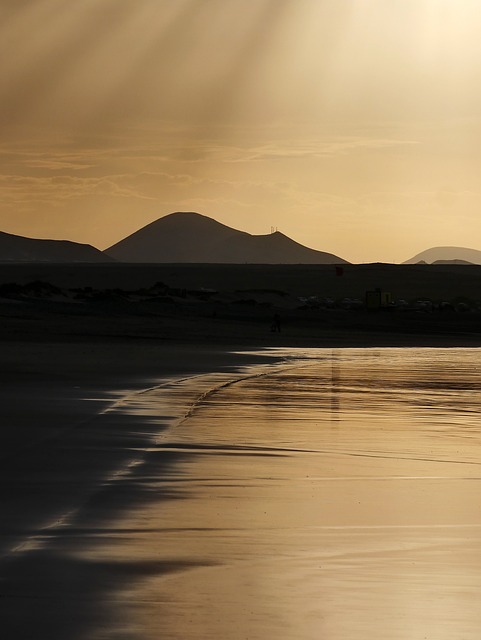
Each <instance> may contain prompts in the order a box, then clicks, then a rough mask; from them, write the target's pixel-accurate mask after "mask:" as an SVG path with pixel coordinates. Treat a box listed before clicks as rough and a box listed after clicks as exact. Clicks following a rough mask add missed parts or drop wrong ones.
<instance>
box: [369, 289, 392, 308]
mask: <svg viewBox="0 0 481 640" xmlns="http://www.w3.org/2000/svg"><path fill="white" fill-rule="evenodd" d="M391 303H392V295H391V293H390V292H388V291H382V290H381V289H374V291H366V309H385V308H386V307H390V306H391Z"/></svg>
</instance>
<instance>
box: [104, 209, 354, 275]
mask: <svg viewBox="0 0 481 640" xmlns="http://www.w3.org/2000/svg"><path fill="white" fill-rule="evenodd" d="M105 253H106V254H107V255H109V256H111V257H112V258H115V259H116V260H120V261H122V262H164V263H165V262H173V263H187V262H190V263H192V262H197V263H218V264H219V263H225V264H227V263H230V264H244V263H248V264H340V263H347V261H346V260H343V259H342V258H339V257H338V256H335V255H333V254H331V253H325V252H324V251H316V250H314V249H309V248H308V247H305V246H303V245H301V244H299V243H298V242H295V241H294V240H291V239H290V238H288V237H287V236H285V235H284V234H282V233H280V232H278V231H276V232H275V233H271V234H269V235H251V234H250V233H246V232H244V231H238V230H236V229H232V228H231V227H228V226H226V225H224V224H221V223H220V222H217V221H216V220H213V219H212V218H209V217H207V216H204V215H201V214H199V213H185V212H178V213H171V214H169V215H167V216H164V217H163V218H159V220H156V221H155V222H152V223H151V224H149V225H147V226H146V227H143V228H142V229H140V230H139V231H136V232H135V233H133V234H132V235H130V236H128V237H127V238H125V239H124V240H121V241H120V242H118V243H117V244H114V245H113V246H112V247H110V248H108V249H106V251H105Z"/></svg>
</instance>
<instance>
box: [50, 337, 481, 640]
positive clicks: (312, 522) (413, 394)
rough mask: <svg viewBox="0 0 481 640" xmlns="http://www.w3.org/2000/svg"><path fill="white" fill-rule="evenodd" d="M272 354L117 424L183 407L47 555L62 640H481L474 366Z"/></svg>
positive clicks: (329, 353)
mask: <svg viewBox="0 0 481 640" xmlns="http://www.w3.org/2000/svg"><path fill="white" fill-rule="evenodd" d="M279 353H281V355H284V356H285V358H286V359H285V361H284V362H283V363H281V364H280V365H276V366H272V367H260V368H256V369H253V370H251V371H249V372H248V373H246V374H244V375H242V376H239V377H238V378H236V379H235V380H234V379H233V376H232V374H220V375H210V376H205V377H200V378H196V379H195V380H191V381H190V382H189V381H184V382H183V383H182V384H180V385H177V386H175V387H174V388H168V389H166V388H161V389H156V390H152V391H150V392H149V393H146V394H143V395H142V396H138V397H137V398H136V401H135V403H131V405H130V406H126V407H124V411H125V413H130V415H131V416H132V417H133V418H134V419H135V416H136V415H138V416H139V420H140V419H141V417H142V419H145V417H146V415H150V420H151V421H154V422H155V416H156V415H163V414H164V413H165V411H166V407H170V409H169V410H171V408H172V407H173V406H177V404H179V398H185V397H187V396H188V397H189V398H190V403H191V408H190V410H189V411H188V413H187V415H186V416H185V417H184V418H181V419H179V420H178V421H177V422H174V423H172V424H171V426H170V428H169V429H168V430H166V431H162V432H161V433H159V434H158V435H157V436H154V437H153V438H152V439H151V446H150V447H148V448H147V449H146V450H145V451H138V452H134V454H135V455H134V456H133V458H132V461H131V464H130V465H129V466H128V467H127V468H126V469H125V470H124V472H123V473H121V474H118V475H117V476H116V477H112V478H111V479H110V481H109V482H107V483H106V484H105V487H104V491H103V492H102V493H101V494H99V496H97V498H96V500H94V501H93V502H91V503H89V504H88V505H86V506H84V508H83V511H82V510H80V511H79V512H78V513H77V516H76V519H75V518H73V519H71V521H70V525H69V526H70V530H69V528H68V527H66V526H65V525H63V529H62V531H63V536H60V535H59V536H58V537H57V539H56V542H55V544H56V545H57V551H58V550H59V549H60V550H61V552H62V553H63V554H64V558H70V560H71V561H72V562H73V560H75V562H76V563H77V564H79V565H81V566H82V567H83V571H84V572H85V567H86V566H89V567H91V568H92V578H91V579H94V577H95V575H97V576H98V574H99V567H100V568H101V569H102V571H103V573H102V576H103V580H104V583H105V584H104V586H103V590H102V592H101V593H100V595H99V598H100V600H101V605H99V611H100V608H101V606H102V607H103V608H104V611H103V612H102V615H100V612H99V611H97V614H98V615H97V617H98V618H99V619H101V623H99V622H98V623H97V624H95V623H92V625H91V627H90V628H89V630H88V633H87V632H86V633H85V635H82V634H79V635H78V637H85V638H87V637H88V638H119V639H124V640H126V639H127V638H128V639H130V640H133V639H136V640H144V639H145V640H153V639H154V638H155V639H159V638H169V639H175V640H177V639H179V640H180V639H182V640H190V639H202V640H204V639H212V638H229V639H233V640H240V639H245V638H249V639H250V640H254V639H259V640H260V639H262V640H266V639H271V638H279V639H280V640H294V639H296V640H299V639H301V640H311V639H312V640H314V639H315V640H319V639H322V640H356V639H359V640H368V639H369V640H374V639H379V640H381V639H382V640H388V639H389V640H390V639H396V640H401V639H402V640H418V639H419V640H422V639H424V638H433V639H436V640H444V639H446V640H447V639H448V638H449V639H450V640H452V639H453V638H456V639H458V638H459V639H461V638H462V639H463V640H471V639H473V640H474V639H476V640H479V638H480V637H481V610H480V608H479V592H480V589H481V448H480V444H481V420H480V417H481V393H480V391H481V350H478V349H445V350H443V349H338V350H325V349H320V350H289V351H285V352H279ZM140 416H141V417H140ZM150 428H151V426H150ZM126 494H128V495H129V496H130V498H131V499H130V500H129V501H128V504H129V508H128V509H123V510H122V511H120V512H117V513H116V514H115V516H114V515H112V514H110V516H109V515H108V508H107V507H108V505H109V504H113V503H117V502H118V499H119V495H120V496H123V497H124V499H125V495H126ZM87 524H88V527H87V529H86V526H87ZM82 527H83V528H82ZM82 575H83V574H82ZM89 579H90V578H88V577H87V578H86V581H87V584H88V581H89ZM107 609H108V611H107ZM93 620H94V621H95V616H93ZM71 637H73V636H71ZM76 637H77V636H76Z"/></svg>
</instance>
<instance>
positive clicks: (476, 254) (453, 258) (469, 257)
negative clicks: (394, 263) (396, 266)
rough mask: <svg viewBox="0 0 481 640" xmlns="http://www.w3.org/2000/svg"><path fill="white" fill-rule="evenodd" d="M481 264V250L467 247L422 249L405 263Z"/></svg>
mask: <svg viewBox="0 0 481 640" xmlns="http://www.w3.org/2000/svg"><path fill="white" fill-rule="evenodd" d="M417 262H426V263H427V264H434V263H437V264H466V263H470V264H481V251H478V250H477V249H466V248H465V247H432V248H431V249H426V251H421V253H418V254H416V255H415V256H413V257H412V258H410V259H409V260H406V261H405V262H403V264H416V263H417Z"/></svg>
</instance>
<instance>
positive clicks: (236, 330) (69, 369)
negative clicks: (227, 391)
mask: <svg viewBox="0 0 481 640" xmlns="http://www.w3.org/2000/svg"><path fill="white" fill-rule="evenodd" d="M45 269H47V268H45ZM50 269H51V268H50ZM71 271H74V272H75V269H74V268H73V267H72V269H71ZM171 271H172V269H171ZM49 273H50V280H51V281H52V280H54V279H55V278H57V279H58V280H61V279H62V278H67V276H68V273H69V272H67V271H65V268H60V267H59V268H57V270H56V271H55V270H54V271H53V272H52V271H50V272H49ZM110 273H112V272H110ZM19 274H20V275H19ZM31 275H32V276H33V275H35V274H34V273H30V272H28V274H26V273H25V268H22V269H20V271H15V270H14V269H13V267H9V270H8V272H4V273H3V276H2V281H3V282H6V281H20V280H21V279H22V278H23V281H24V282H25V281H29V280H30V276H31ZM44 275H46V274H44ZM174 275H175V273H174V271H172V273H171V276H172V280H175V277H174ZM20 276H21V277H20ZM74 276H75V277H76V278H77V280H78V273H77V272H75V273H74ZM70 277H73V276H72V274H71V275H70ZM99 277H100V276H99ZM236 277H237V276H236ZM470 277H471V276H470ZM74 279H75V278H74ZM179 283H180V282H179ZM179 283H177V282H174V284H179ZM60 284H62V283H60ZM63 284H64V285H65V283H63ZM77 284H78V281H77ZM180 284H181V283H180ZM104 285H105V283H104ZM137 285H138V283H136V286H137ZM83 286H87V284H86V283H84V285H83ZM174 307H175V308H173V307H172V305H171V303H170V302H168V303H164V302H159V303H158V304H157V305H154V306H152V307H149V308H145V307H142V306H132V304H131V303H129V304H128V305H126V304H124V303H123V302H121V303H119V302H118V301H115V300H114V301H112V300H107V301H105V300H103V301H100V303H98V301H96V302H95V303H89V304H77V303H75V302H72V301H71V300H69V301H65V300H60V301H59V300H56V299H44V298H43V299H42V298H39V299H36V300H32V299H28V300H23V299H20V300H15V299H13V300H12V299H9V300H4V301H3V302H1V303H0V379H1V383H2V384H1V386H0V411H1V426H0V430H1V433H0V438H1V443H2V447H1V452H0V458H1V466H0V500H1V524H0V553H1V554H2V555H1V561H0V614H1V615H0V617H1V619H2V620H3V623H2V624H3V632H4V633H5V637H6V638H9V639H10V638H12V639H15V640H23V639H25V640H26V639H27V638H29V639H30V638H36V640H37V639H38V640H41V639H43V638H45V639H47V638H48V639H49V640H57V639H58V640H72V639H74V638H88V637H90V635H89V633H90V631H89V630H90V629H92V628H94V627H96V628H98V626H99V625H102V624H105V625H106V628H105V634H104V635H98V636H96V637H105V638H113V637H116V638H117V637H118V638H123V639H125V638H129V639H130V638H134V637H136V636H135V634H131V635H129V633H128V632H126V633H125V635H115V636H114V635H110V634H109V630H108V629H109V626H108V625H109V623H108V621H106V620H103V619H100V617H99V616H100V609H99V607H98V605H97V600H98V602H101V600H102V598H103V597H104V596H105V594H107V593H109V589H110V587H111V582H112V581H127V582H128V580H129V579H130V577H129V571H131V572H132V576H133V575H134V574H138V573H140V574H142V573H143V572H144V573H145V572H148V571H149V570H156V571H157V570H159V567H157V568H152V567H151V568H150V569H149V567H141V566H136V565H135V563H132V565H131V567H130V569H128V570H126V569H125V566H126V565H125V564H124V568H123V569H122V570H120V569H119V568H117V569H116V567H112V566H109V567H105V566H102V565H99V564H95V565H93V564H92V565H88V564H86V563H85V562H84V561H80V560H79V561H78V562H77V563H75V562H73V560H72V558H73V557H75V548H76V547H75V544H76V543H75V540H74V541H73V542H72V545H73V546H72V545H71V547H70V548H69V555H68V558H69V559H68V560H67V556H66V555H65V553H63V551H62V550H61V549H62V547H61V545H60V547H58V546H56V542H55V540H56V538H57V537H58V535H59V527H62V525H63V522H67V521H68V519H69V517H70V516H71V514H73V513H75V512H76V511H77V510H78V509H79V506H81V505H85V504H87V503H89V501H91V500H93V501H94V502H95V495H96V491H97V489H98V487H99V486H102V485H103V484H105V483H106V482H109V479H111V478H112V477H113V475H115V474H116V473H119V472H120V471H121V470H122V469H124V468H125V465H128V464H129V463H130V462H131V461H132V457H133V452H135V451H136V450H137V449H142V448H145V447H146V446H148V443H149V441H150V439H151V437H152V435H153V434H155V433H158V432H159V430H162V428H164V427H167V426H168V425H169V424H170V423H171V421H172V420H175V419H176V418H177V417H178V416H179V415H182V413H183V412H185V411H187V410H188V408H189V404H190V403H191V402H193V401H194V400H195V397H180V398H179V400H178V403H177V404H176V406H173V407H166V408H165V413H164V415H160V416H159V415H156V416H146V415H142V414H140V415H135V413H132V412H131V413H126V412H122V410H121V409H122V406H121V404H120V405H119V403H122V399H125V398H128V399H130V405H129V406H132V399H133V398H135V394H136V393H138V392H140V391H142V390H143V389H147V388H150V387H152V386H155V385H159V384H168V381H169V380H178V379H182V378H185V377H189V376H194V375H197V374H200V373H205V372H214V371H223V372H232V375H233V376H235V375H236V374H235V373H234V372H235V371H236V370H237V369H238V368H239V367H242V366H244V365H247V364H256V363H257V364H260V363H268V362H273V357H272V356H269V354H268V353H266V355H265V356H259V355H257V356H254V355H252V354H249V353H246V354H245V355H242V354H239V351H245V352H249V351H252V350H254V349H255V350H258V349H269V348H271V347H282V346H316V347H334V346H369V345H376V346H410V345H411V346H414V345H422V346H456V345H466V346H478V345H481V333H480V332H479V331H478V324H479V322H478V318H477V315H476V314H469V315H464V316H459V315H451V316H449V318H448V319H447V320H445V319H444V318H445V316H443V319H440V318H439V317H437V318H435V319H434V320H433V316H432V315H425V314H423V315H421V314H420V315H413V316H409V317H408V319H407V320H405V316H403V317H401V316H396V318H395V320H392V319H391V318H392V316H387V315H377V316H372V315H368V314H366V313H363V314H346V312H345V311H343V310H334V311H333V312H332V313H331V314H330V315H327V316H326V315H324V316H323V315H322V314H321V315H319V314H318V315H315V314H314V315H313V316H309V317H306V316H305V315H303V314H302V313H297V312H295V313H294V312H291V311H289V310H284V311H282V313H283V317H282V332H281V333H273V332H271V331H270V321H271V318H272V314H273V312H274V311H275V310H276V309H275V308H273V307H271V306H262V305H260V306H259V305H257V306H256V307H255V309H254V312H252V308H251V307H250V306H249V305H247V309H248V310H247V311H246V310H245V305H241V306H232V305H227V306H221V307H217V308H216V309H213V308H212V307H208V306H205V305H202V304H200V306H195V305H193V306H190V307H189V308H188V310H187V311H186V308H185V307H181V310H180V311H179V307H178V306H175V305H174ZM219 309H221V312H220V313H219ZM237 310H238V311H237ZM406 317H407V316H406ZM134 404H135V400H134ZM112 407H113V408H114V410H113V411H109V409H110V408H112ZM119 409H120V410H119ZM102 412H104V415H103V417H102V419H101V420H100V421H99V420H98V418H97V417H96V416H99V414H102ZM105 412H107V413H105ZM171 464H175V455H172V456H171V458H170V459H166V461H165V465H166V470H168V467H169V465H171ZM132 499H133V498H132V494H131V493H129V492H128V491H126V492H125V494H124V495H123V496H122V497H121V498H119V496H118V495H117V496H116V498H115V503H112V504H107V505H105V504H103V505H102V512H103V513H104V514H105V515H104V519H105V526H106V527H107V529H106V531H108V522H109V519H111V518H112V517H114V516H118V514H121V513H126V512H127V511H128V509H129V508H131V507H132V504H131V500H132ZM157 499H159V500H161V499H162V496H157ZM97 518H98V510H97ZM90 525H91V523H89V522H84V523H82V526H83V527H84V529H85V530H88V527H89V526H90ZM79 526H80V525H79ZM96 526H97V527H98V521H97V522H96ZM85 530H84V531H83V534H85ZM49 531H52V532H53V533H52V534H49ZM49 535H50V536H51V538H52V539H50V538H49ZM105 535H107V533H105ZM126 535H128V533H126ZM79 540H81V536H79ZM46 542H47V543H48V544H46ZM161 569H162V568H161ZM164 569H165V571H170V570H176V569H178V568H176V567H164ZM49 576H50V577H49ZM50 578H51V579H50ZM52 585H53V586H55V585H57V586H56V589H54V588H53V586H52ZM59 585H60V586H59ZM62 585H63V587H65V588H67V591H68V593H66V595H65V598H64V599H62V598H60V600H59V589H60V591H61V590H62V588H63V587H62ZM49 589H53V590H52V591H51V592H49ZM43 592H45V593H46V595H45V597H44V596H43V595H42V594H43ZM49 593H50V595H49Z"/></svg>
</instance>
